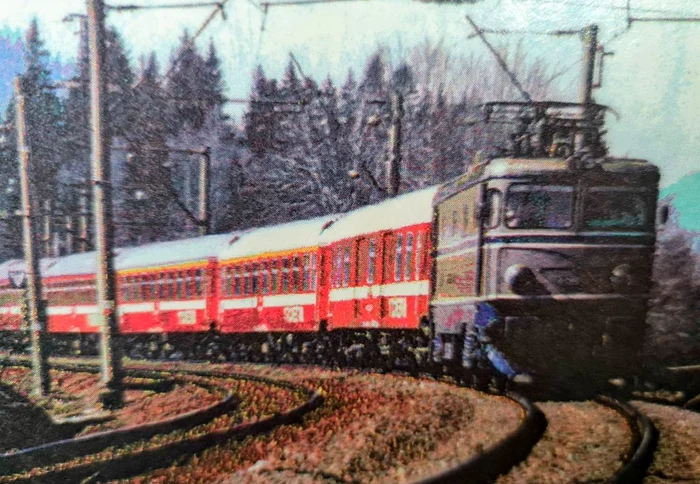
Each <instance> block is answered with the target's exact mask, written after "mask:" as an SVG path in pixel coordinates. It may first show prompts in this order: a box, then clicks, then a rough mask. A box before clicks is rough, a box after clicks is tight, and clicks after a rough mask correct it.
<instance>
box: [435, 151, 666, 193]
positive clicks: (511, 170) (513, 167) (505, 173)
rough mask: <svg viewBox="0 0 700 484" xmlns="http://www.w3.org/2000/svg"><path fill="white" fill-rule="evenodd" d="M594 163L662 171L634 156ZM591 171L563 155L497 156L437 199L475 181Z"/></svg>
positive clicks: (615, 169) (612, 169) (619, 169)
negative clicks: (534, 156) (564, 157)
mask: <svg viewBox="0 0 700 484" xmlns="http://www.w3.org/2000/svg"><path fill="white" fill-rule="evenodd" d="M593 166H595V167H597V168H599V169H602V170H603V172H608V173H638V174H651V175H656V176H658V173H659V169H658V167H656V166H655V165H654V164H652V163H649V162H647V161H645V160H640V159H634V158H604V159H602V160H595V165H593ZM589 170H590V168H581V169H575V168H572V164H571V163H569V162H568V161H567V160H565V159H563V158H494V159H491V160H487V161H485V162H483V163H480V164H475V165H472V166H471V167H470V168H469V170H468V171H467V172H466V173H463V174H462V175H459V176H457V177H455V178H453V179H452V180H450V181H448V182H447V183H445V184H444V185H443V186H442V188H441V189H440V193H439V194H438V195H437V196H436V202H440V201H442V200H444V199H445V198H448V197H449V196H451V195H453V194H454V193H455V192H458V191H460V190H463V189H464V188H466V187H468V186H469V185H472V184H473V183H477V182H479V181H483V180H488V179H491V178H518V177H528V176H537V175H554V174H557V173H561V174H566V173H571V174H581V175H584V174H586V173H587V172H588V171H589ZM598 173H600V172H598Z"/></svg>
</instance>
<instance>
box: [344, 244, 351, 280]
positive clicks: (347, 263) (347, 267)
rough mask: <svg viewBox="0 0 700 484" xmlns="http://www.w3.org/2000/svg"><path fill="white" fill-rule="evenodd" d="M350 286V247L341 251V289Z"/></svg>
mask: <svg viewBox="0 0 700 484" xmlns="http://www.w3.org/2000/svg"><path fill="white" fill-rule="evenodd" d="M349 285H350V247H345V249H343V287H348V286H349Z"/></svg>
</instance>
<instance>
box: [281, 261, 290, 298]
mask: <svg viewBox="0 0 700 484" xmlns="http://www.w3.org/2000/svg"><path fill="white" fill-rule="evenodd" d="M282 292H283V293H285V294H286V293H288V292H289V260H287V259H282Z"/></svg>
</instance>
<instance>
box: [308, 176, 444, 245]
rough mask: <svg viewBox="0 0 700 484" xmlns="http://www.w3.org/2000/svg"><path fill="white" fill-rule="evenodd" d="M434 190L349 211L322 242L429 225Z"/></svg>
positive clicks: (425, 189)
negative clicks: (423, 224) (424, 224)
mask: <svg viewBox="0 0 700 484" xmlns="http://www.w3.org/2000/svg"><path fill="white" fill-rule="evenodd" d="M437 190H438V187H437V186H433V187H428V188H423V189H421V190H416V191H415V192H410V193H406V194H403V195H400V196H398V197H394V198H390V199H388V200H384V201H383V202H381V203H377V204H375V205H368V206H366V207H361V208H358V209H356V210H352V211H351V212H348V213H346V214H345V215H343V216H342V217H341V218H340V219H339V220H338V221H336V222H335V223H334V224H333V225H331V226H330V227H329V228H328V229H327V230H325V231H324V232H323V235H322V236H321V241H322V242H323V243H330V242H336V241H338V240H343V239H348V238H351V237H356V236H358V235H363V234H371V233H375V232H381V231H383V230H395V229H400V228H401V227H408V226H411V225H416V224H422V223H429V222H430V221H431V220H432V218H433V198H434V197H435V194H436V193H437Z"/></svg>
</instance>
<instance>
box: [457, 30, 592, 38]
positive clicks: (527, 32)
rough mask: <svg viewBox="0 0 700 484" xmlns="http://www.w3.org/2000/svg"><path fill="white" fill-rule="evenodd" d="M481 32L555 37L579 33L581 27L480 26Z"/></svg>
mask: <svg viewBox="0 0 700 484" xmlns="http://www.w3.org/2000/svg"><path fill="white" fill-rule="evenodd" d="M479 31H480V32H482V33H484V34H498V35H511V34H522V35H551V36H554V37H566V36H570V35H578V34H580V33H581V29H564V30H527V29H515V30H510V29H487V28H480V29H479ZM478 35H479V34H478V33H473V34H471V35H470V36H469V37H468V38H470V39H471V38H474V37H477V36H478Z"/></svg>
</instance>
